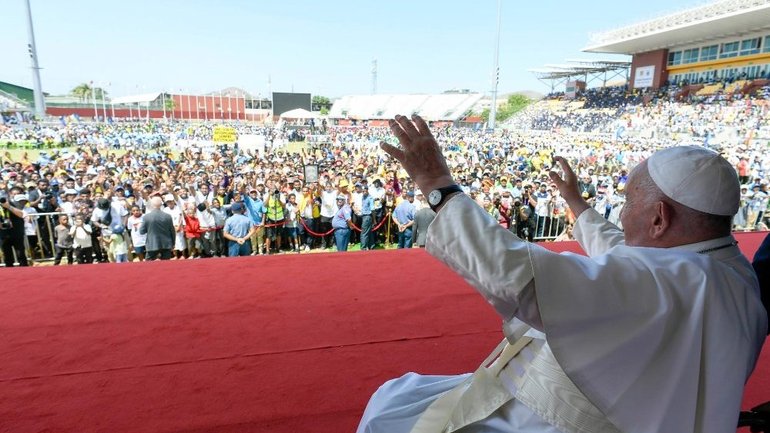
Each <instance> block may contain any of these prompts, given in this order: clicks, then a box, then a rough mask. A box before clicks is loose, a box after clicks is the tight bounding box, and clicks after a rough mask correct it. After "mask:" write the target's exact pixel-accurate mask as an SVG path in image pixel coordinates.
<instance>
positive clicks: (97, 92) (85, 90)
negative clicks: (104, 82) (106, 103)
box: [70, 83, 107, 102]
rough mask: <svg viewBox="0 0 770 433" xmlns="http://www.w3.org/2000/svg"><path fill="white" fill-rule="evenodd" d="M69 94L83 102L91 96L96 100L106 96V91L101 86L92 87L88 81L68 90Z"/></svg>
mask: <svg viewBox="0 0 770 433" xmlns="http://www.w3.org/2000/svg"><path fill="white" fill-rule="evenodd" d="M70 94H72V95H73V96H77V97H78V98H79V99H80V100H81V101H83V102H85V101H88V100H90V99H91V98H92V97H93V98H96V99H98V100H102V99H106V98H107V91H106V90H104V89H102V88H101V87H92V86H91V84H89V83H82V84H80V85H78V86H77V87H75V88H74V89H72V90H70Z"/></svg>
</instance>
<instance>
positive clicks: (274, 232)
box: [265, 189, 286, 254]
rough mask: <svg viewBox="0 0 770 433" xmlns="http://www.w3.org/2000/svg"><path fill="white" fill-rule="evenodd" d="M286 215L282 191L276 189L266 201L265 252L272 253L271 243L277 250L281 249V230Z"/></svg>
mask: <svg viewBox="0 0 770 433" xmlns="http://www.w3.org/2000/svg"><path fill="white" fill-rule="evenodd" d="M285 220H286V217H285V215H284V203H283V200H282V198H281V191H279V190H277V189H276V190H274V191H273V193H272V195H271V196H270V197H269V198H268V199H267V202H266V203H265V253H266V254H271V253H272V250H271V245H272V246H274V247H275V252H280V251H281V232H283V225H284V223H285Z"/></svg>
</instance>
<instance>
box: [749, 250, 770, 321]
mask: <svg viewBox="0 0 770 433" xmlns="http://www.w3.org/2000/svg"><path fill="white" fill-rule="evenodd" d="M751 265H752V266H754V272H756V273H757V279H758V280H759V294H760V298H761V299H762V304H764V305H765V310H768V313H770V235H767V236H765V240H764V241H762V245H760V246H759V249H758V250H757V252H756V253H755V254H754V261H753V262H752V263H751ZM767 333H768V335H770V328H768V330H767Z"/></svg>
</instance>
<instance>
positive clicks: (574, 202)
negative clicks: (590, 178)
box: [548, 156, 590, 218]
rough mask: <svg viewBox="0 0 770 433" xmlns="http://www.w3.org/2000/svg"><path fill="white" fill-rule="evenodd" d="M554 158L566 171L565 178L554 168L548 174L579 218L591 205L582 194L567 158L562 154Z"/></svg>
mask: <svg viewBox="0 0 770 433" xmlns="http://www.w3.org/2000/svg"><path fill="white" fill-rule="evenodd" d="M553 160H554V162H556V163H557V164H559V166H560V167H561V170H562V171H563V172H564V178H562V177H561V176H559V174H558V173H556V172H555V171H554V170H551V171H550V172H549V173H548V175H549V177H550V178H551V182H553V183H554V184H555V185H556V187H557V188H559V193H561V196H562V197H564V200H566V201H567V205H568V206H569V208H570V209H571V210H572V213H574V214H575V218H577V217H578V216H580V214H581V213H583V211H584V210H586V209H588V208H590V206H589V205H588V203H587V202H586V201H585V200H584V199H583V197H582V196H581V195H580V190H579V188H578V178H577V176H576V175H575V172H574V171H573V170H572V167H570V166H569V163H568V162H567V160H566V159H564V158H563V157H561V156H555V157H554V158H553Z"/></svg>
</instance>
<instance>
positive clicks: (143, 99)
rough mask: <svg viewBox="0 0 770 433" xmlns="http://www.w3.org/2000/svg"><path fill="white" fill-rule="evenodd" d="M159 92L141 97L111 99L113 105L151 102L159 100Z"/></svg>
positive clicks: (130, 96) (131, 96)
mask: <svg viewBox="0 0 770 433" xmlns="http://www.w3.org/2000/svg"><path fill="white" fill-rule="evenodd" d="M160 95H162V93H161V92H155V93H144V94H141V95H129V96H121V97H119V98H112V103H113V104H138V103H141V102H152V101H155V100H157V99H158V98H160Z"/></svg>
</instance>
